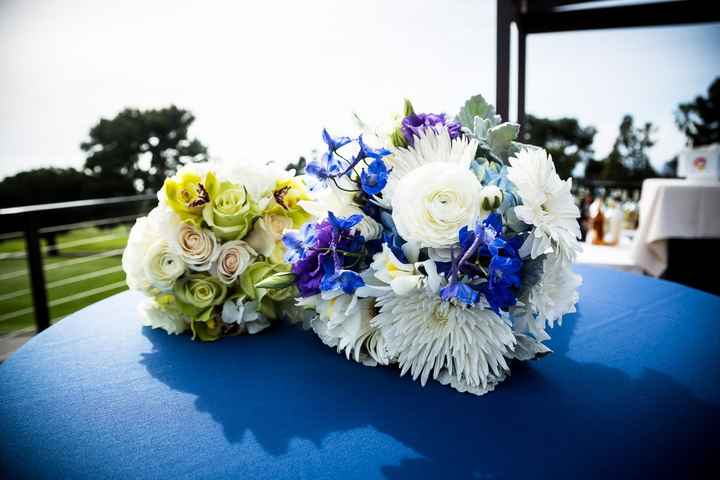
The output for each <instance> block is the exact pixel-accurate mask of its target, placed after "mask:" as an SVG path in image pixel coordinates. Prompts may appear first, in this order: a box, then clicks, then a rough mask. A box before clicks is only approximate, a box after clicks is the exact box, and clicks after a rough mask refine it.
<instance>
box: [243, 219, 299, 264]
mask: <svg viewBox="0 0 720 480" xmlns="http://www.w3.org/2000/svg"><path fill="white" fill-rule="evenodd" d="M292 227H293V222H292V219H291V218H289V217H286V216H284V215H265V216H264V217H261V218H258V219H257V221H256V222H255V225H253V228H252V230H251V231H250V233H249V234H248V235H247V237H245V241H246V242H247V243H248V244H250V246H251V247H252V248H254V249H255V251H257V252H258V253H259V254H261V255H264V256H266V257H270V256H271V255H272V253H273V250H274V249H275V244H276V243H277V242H278V241H279V240H280V239H281V238H282V236H283V232H284V231H285V230H287V229H291V228H292Z"/></svg>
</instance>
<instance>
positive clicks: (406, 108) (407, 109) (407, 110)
mask: <svg viewBox="0 0 720 480" xmlns="http://www.w3.org/2000/svg"><path fill="white" fill-rule="evenodd" d="M413 113H415V110H414V109H413V106H412V103H410V100H408V99H407V98H406V99H405V104H404V105H403V117H407V116H408V115H412V114H413Z"/></svg>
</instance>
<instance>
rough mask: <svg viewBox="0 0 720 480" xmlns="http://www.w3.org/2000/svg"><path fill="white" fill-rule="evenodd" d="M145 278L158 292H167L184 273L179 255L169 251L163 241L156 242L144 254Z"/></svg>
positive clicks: (183, 266) (183, 265)
mask: <svg viewBox="0 0 720 480" xmlns="http://www.w3.org/2000/svg"><path fill="white" fill-rule="evenodd" d="M143 267H144V270H145V276H146V277H147V279H148V281H149V282H150V284H151V285H152V286H153V287H155V288H157V289H158V290H160V291H163V292H164V291H168V290H170V289H171V288H172V286H173V283H175V280H176V279H177V278H178V277H180V275H182V274H183V273H184V272H185V263H183V260H182V258H180V255H177V254H176V253H175V252H173V251H171V250H170V247H169V245H168V243H167V242H166V241H165V240H156V241H155V243H153V244H152V245H150V248H148V249H147V251H146V252H145V257H144V260H143Z"/></svg>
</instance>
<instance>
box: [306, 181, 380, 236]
mask: <svg viewBox="0 0 720 480" xmlns="http://www.w3.org/2000/svg"><path fill="white" fill-rule="evenodd" d="M313 197H314V198H313V199H312V200H301V201H300V202H298V205H300V207H302V208H303V209H304V210H305V211H306V212H308V213H309V214H310V215H312V216H313V217H315V218H317V219H323V218H326V217H327V216H328V212H332V213H333V214H334V215H335V216H337V217H349V216H351V215H362V217H363V218H362V220H361V221H360V223H359V224H357V225H356V226H355V228H356V229H357V230H358V231H359V232H360V234H361V235H362V236H363V237H365V240H375V239H376V238H380V236H381V235H382V226H381V225H380V224H379V223H377V222H376V221H375V220H373V219H372V218H370V217H368V216H367V215H365V214H364V213H363V211H362V210H361V209H360V207H358V206H357V205H355V203H354V202H353V199H352V193H349V192H343V191H342V190H340V189H338V188H336V187H335V186H333V185H331V186H329V187H327V188H324V189H322V190H320V191H317V192H314V193H313Z"/></svg>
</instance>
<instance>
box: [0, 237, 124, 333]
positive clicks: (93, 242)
mask: <svg viewBox="0 0 720 480" xmlns="http://www.w3.org/2000/svg"><path fill="white" fill-rule="evenodd" d="M128 231H129V227H128V226H125V225H122V226H117V227H113V228H102V229H98V228H84V229H78V230H73V231H71V232H68V233H63V234H60V235H58V237H57V243H58V245H59V247H60V253H61V256H59V257H49V256H47V255H44V257H43V260H44V264H45V281H46V284H47V289H48V299H49V302H50V304H51V306H50V318H51V319H52V320H53V321H58V320H60V319H61V318H62V317H64V316H66V315H68V314H70V313H72V312H74V311H76V310H79V309H81V308H83V307H85V306H87V305H90V304H91V303H94V302H97V301H98V300H101V299H103V298H105V297H108V296H110V295H113V294H115V293H118V292H121V291H123V290H125V289H127V287H126V286H125V285H124V279H125V274H124V273H123V272H122V269H121V268H120V263H121V262H120V258H121V257H120V252H121V251H122V249H123V248H124V247H125V243H126V242H127V233H128ZM63 244H64V245H63ZM43 245H45V243H44V242H43ZM24 249H25V242H24V241H23V240H22V239H21V238H20V239H13V240H5V241H2V242H0V334H2V333H7V332H11V331H15V330H19V329H22V328H26V327H31V326H33V325H34V316H33V312H32V311H31V308H32V297H31V295H30V293H29V289H30V280H29V277H28V269H27V260H26V259H25V258H12V255H8V254H12V253H17V252H23V251H24ZM113 251H116V252H114V253H113ZM98 254H103V255H104V256H100V257H97V258H95V257H92V255H98ZM113 284H115V285H113ZM89 292H94V293H91V294H90V295H88V296H85V297H83V298H77V297H79V296H81V295H83V294H87V293H89ZM53 303H56V305H54V306H53ZM22 310H28V311H27V312H26V313H23V314H21V315H19V316H16V317H14V318H3V317H7V316H8V315H11V314H13V312H18V311H22Z"/></svg>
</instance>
